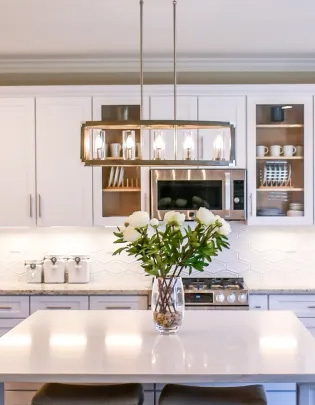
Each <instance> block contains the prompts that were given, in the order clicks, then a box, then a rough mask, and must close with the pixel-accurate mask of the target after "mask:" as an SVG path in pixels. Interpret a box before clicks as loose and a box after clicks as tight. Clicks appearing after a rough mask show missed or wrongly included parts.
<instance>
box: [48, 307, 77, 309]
mask: <svg viewBox="0 0 315 405" xmlns="http://www.w3.org/2000/svg"><path fill="white" fill-rule="evenodd" d="M46 309H72V307H46Z"/></svg>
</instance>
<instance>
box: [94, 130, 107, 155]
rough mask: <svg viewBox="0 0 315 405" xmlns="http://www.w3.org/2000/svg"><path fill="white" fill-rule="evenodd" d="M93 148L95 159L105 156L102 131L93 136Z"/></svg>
mask: <svg viewBox="0 0 315 405" xmlns="http://www.w3.org/2000/svg"><path fill="white" fill-rule="evenodd" d="M95 149H96V156H97V159H103V158H105V153H104V152H105V151H104V133H103V131H99V133H98V135H97V136H96V137H95Z"/></svg>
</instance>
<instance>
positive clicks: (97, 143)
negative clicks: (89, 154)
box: [95, 135, 103, 149]
mask: <svg viewBox="0 0 315 405" xmlns="http://www.w3.org/2000/svg"><path fill="white" fill-rule="evenodd" d="M102 146H103V139H102V136H101V135H98V136H97V137H96V139H95V148H96V149H100V148H102Z"/></svg>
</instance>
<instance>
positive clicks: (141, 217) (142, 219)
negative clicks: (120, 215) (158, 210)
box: [127, 211, 150, 228]
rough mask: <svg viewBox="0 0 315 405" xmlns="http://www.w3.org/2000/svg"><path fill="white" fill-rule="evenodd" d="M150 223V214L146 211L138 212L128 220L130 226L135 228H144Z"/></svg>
mask: <svg viewBox="0 0 315 405" xmlns="http://www.w3.org/2000/svg"><path fill="white" fill-rule="evenodd" d="M149 222H150V217H149V214H148V213H147V212H145V211H136V212H134V213H133V214H131V215H130V217H129V218H128V219H127V223H128V224H129V226H132V227H134V228H143V227H144V226H147V225H149Z"/></svg>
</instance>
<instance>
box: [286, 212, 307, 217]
mask: <svg viewBox="0 0 315 405" xmlns="http://www.w3.org/2000/svg"><path fill="white" fill-rule="evenodd" d="M287 216H288V217H304V211H297V210H289V211H287Z"/></svg>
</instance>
